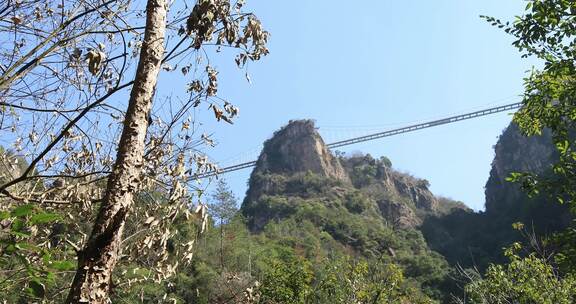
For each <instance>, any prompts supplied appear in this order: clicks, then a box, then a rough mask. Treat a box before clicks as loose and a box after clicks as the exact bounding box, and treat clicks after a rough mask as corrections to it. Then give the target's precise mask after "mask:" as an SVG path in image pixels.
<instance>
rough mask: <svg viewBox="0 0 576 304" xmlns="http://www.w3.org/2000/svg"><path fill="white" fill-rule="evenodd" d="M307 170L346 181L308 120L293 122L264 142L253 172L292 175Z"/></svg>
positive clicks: (344, 174)
mask: <svg viewBox="0 0 576 304" xmlns="http://www.w3.org/2000/svg"><path fill="white" fill-rule="evenodd" d="M307 171H310V172H312V173H314V174H318V175H320V176H325V177H329V178H334V179H337V180H343V181H344V180H347V175H346V173H345V172H344V169H343V168H342V166H341V165H340V162H339V161H338V160H337V159H336V158H335V157H334V156H333V155H332V153H330V151H329V150H328V148H326V145H325V144H324V141H323V140H322V137H320V135H319V134H318V132H317V131H316V128H315V127H314V122H313V121H312V120H293V121H290V122H289V123H288V125H286V126H285V127H283V128H282V129H280V130H279V131H277V132H276V133H274V136H273V137H272V138H271V139H269V140H268V141H266V143H264V149H263V150H262V153H261V154H260V157H259V158H258V163H257V165H256V169H255V172H259V173H260V172H265V173H276V174H294V173H298V172H307Z"/></svg>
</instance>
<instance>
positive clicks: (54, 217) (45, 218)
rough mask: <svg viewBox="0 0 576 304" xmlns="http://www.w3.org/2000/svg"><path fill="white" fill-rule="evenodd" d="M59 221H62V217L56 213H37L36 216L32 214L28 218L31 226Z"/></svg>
mask: <svg viewBox="0 0 576 304" xmlns="http://www.w3.org/2000/svg"><path fill="white" fill-rule="evenodd" d="M60 219H62V217H61V216H60V215H58V214H56V213H38V214H34V215H33V216H32V217H31V218H30V224H32V225H36V224H46V223H51V222H55V221H58V220H60Z"/></svg>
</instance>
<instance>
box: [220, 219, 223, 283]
mask: <svg viewBox="0 0 576 304" xmlns="http://www.w3.org/2000/svg"><path fill="white" fill-rule="evenodd" d="M223 223H224V221H223V220H222V218H220V274H222V273H223V272H224V225H223Z"/></svg>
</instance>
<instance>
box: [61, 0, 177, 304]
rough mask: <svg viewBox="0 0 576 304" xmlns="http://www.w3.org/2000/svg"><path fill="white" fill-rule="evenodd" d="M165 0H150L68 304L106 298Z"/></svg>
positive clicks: (154, 74)
mask: <svg viewBox="0 0 576 304" xmlns="http://www.w3.org/2000/svg"><path fill="white" fill-rule="evenodd" d="M166 11H167V4H166V0H148V2H147V5H146V29H145V32H144V41H143V44H142V48H141V51H140V59H139V62H138V68H137V70H136V76H135V80H134V85H133V87H132V92H131V93H130V100H129V104H128V110H127V111H126V118H125V120H124V127H123V130H122V136H121V138H120V142H119V146H118V153H117V156H116V163H115V164H114V169H113V171H112V173H111V174H110V176H109V179H108V184H107V187H106V195H105V198H104V201H103V202H102V205H101V207H100V210H99V213H98V216H97V218H96V222H95V224H94V227H93V229H92V233H91V235H90V238H89V239H88V242H87V243H86V245H85V247H84V248H83V249H82V251H80V252H79V253H78V268H77V270H76V275H75V277H74V281H73V282H72V286H71V288H70V291H69V294H68V298H67V300H66V302H67V303H97V304H98V303H109V292H110V285H111V276H112V272H113V270H114V267H115V266H116V262H117V261H118V256H119V252H120V243H121V240H122V233H123V230H124V224H125V222H126V217H127V215H128V213H129V211H130V209H131V207H132V205H133V196H134V192H135V191H136V190H137V189H138V184H139V182H140V177H141V172H142V164H143V155H144V139H145V136H146V131H147V128H148V121H147V118H148V114H149V112H150V109H151V107H152V98H153V95H154V89H155V87H156V83H157V79H158V73H159V71H160V65H161V61H162V58H163V54H164V33H165V30H166V14H167V13H166Z"/></svg>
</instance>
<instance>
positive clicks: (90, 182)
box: [0, 0, 268, 303]
mask: <svg viewBox="0 0 576 304" xmlns="http://www.w3.org/2000/svg"><path fill="white" fill-rule="evenodd" d="M243 5H244V3H243V1H242V0H239V1H237V2H235V3H231V2H230V1H228V0H199V1H198V2H196V1H193V3H190V4H189V3H187V2H186V1H184V2H181V3H180V2H178V3H176V2H174V3H173V2H171V1H166V0H148V1H146V7H141V3H140V2H133V1H130V0H108V1H106V0H80V1H72V0H58V1H44V2H38V1H32V0H28V1H27V0H9V1H8V3H6V4H3V5H2V6H3V7H0V72H1V75H0V133H1V134H2V136H0V138H1V139H0V146H4V147H6V148H10V150H11V151H12V152H11V153H12V154H13V155H17V156H18V157H12V158H6V159H8V160H17V159H25V160H26V163H27V165H26V166H25V168H22V169H21V170H14V171H13V172H11V174H9V175H10V176H4V175H3V176H2V179H0V180H1V181H2V182H3V184H2V185H0V203H1V205H0V209H1V210H0V211H4V212H8V213H5V214H7V216H6V217H7V218H6V220H7V221H8V222H10V221H11V223H14V219H15V218H16V217H17V216H18V215H22V214H23V213H22V212H19V213H14V212H12V211H13V210H15V209H17V208H22V206H29V205H31V204H32V205H33V206H34V208H31V209H30V208H29V209H26V210H31V211H30V212H48V211H54V212H56V211H57V212H64V213H65V214H66V215H67V217H66V218H67V225H68V230H69V231H68V233H67V234H66V235H64V236H63V237H64V238H65V241H64V242H62V244H65V246H68V247H70V246H72V247H73V248H75V250H76V251H77V256H78V258H77V260H78V267H77V270H76V274H75V277H74V280H73V283H72V287H71V288H70V292H69V295H68V298H67V301H68V302H69V303H82V302H90V303H106V302H107V301H108V298H109V292H110V288H111V277H112V274H113V270H114V268H115V265H116V264H117V263H118V261H119V258H120V257H121V256H122V259H125V260H127V261H130V260H131V259H135V258H136V257H135V256H133V255H132V254H134V253H136V252H137V253H138V256H140V255H141V254H142V249H148V257H149V258H148V260H149V261H150V263H154V265H155V266H156V267H155V270H156V272H157V275H156V276H155V277H154V279H155V280H162V279H163V278H165V277H167V276H170V275H171V274H173V273H174V272H175V269H176V267H177V266H178V265H179V264H181V263H182V262H186V261H189V260H190V259H191V258H192V250H193V245H194V242H193V240H190V242H188V243H186V244H181V247H180V248H179V250H177V254H178V255H180V256H181V258H179V259H169V258H168V255H169V253H168V251H167V250H166V247H167V240H168V239H170V238H171V237H173V235H174V234H175V231H172V230H171V229H170V223H171V222H173V221H174V220H176V219H178V218H182V217H185V218H198V219H199V225H200V226H199V230H202V225H203V219H204V218H205V207H204V205H203V204H202V203H201V198H200V193H201V192H202V191H194V189H197V187H198V181H197V180H196V176H197V174H198V173H201V172H205V171H209V170H213V169H214V168H215V166H214V165H213V164H211V163H210V162H209V161H208V158H207V156H206V155H205V154H204V153H203V152H202V150H201V148H202V146H206V145H208V146H210V145H213V141H212V139H211V138H210V136H208V135H206V134H199V133H202V130H201V128H200V124H199V123H198V121H197V116H196V115H197V114H202V113H206V112H202V108H204V109H206V110H207V111H210V112H211V114H210V115H214V116H215V118H216V119H217V120H218V121H224V122H227V123H232V120H233V119H234V118H235V116H236V115H237V113H238V109H237V108H236V107H235V106H233V105H232V104H231V103H229V102H228V101H226V100H224V99H222V98H221V97H219V96H218V95H217V91H218V72H217V70H216V69H215V67H214V66H212V65H211V64H210V56H213V55H214V54H216V53H219V52H221V53H225V54H226V53H228V54H230V53H232V55H235V63H236V65H238V67H240V68H245V67H246V65H247V64H248V63H249V62H250V61H255V60H259V59H260V58H261V56H263V55H266V54H267V53H268V50H267V49H266V42H267V39H268V34H267V32H265V31H264V30H263V29H262V27H261V24H260V22H259V21H258V19H257V18H256V17H255V16H254V15H252V14H251V13H245V12H243ZM170 73H172V74H174V73H181V74H182V76H181V77H183V78H185V79H186V80H187V83H188V85H187V87H186V88H183V90H181V93H179V92H178V91H176V92H170V93H169V94H167V92H165V91H163V88H162V87H158V86H157V81H158V77H162V76H163V75H168V74H170ZM125 89H130V94H129V96H128V95H127V94H126V90H125ZM173 89H174V88H170V90H171V91H173ZM123 100H127V104H124V103H123V102H122V101H123ZM202 105H204V106H202ZM124 109H126V110H124ZM206 110H204V111H206ZM191 111H192V112H191ZM191 113H194V114H195V115H191ZM3 165H8V166H15V165H16V164H14V163H9V164H3ZM190 190H193V191H190ZM199 190H201V189H199ZM156 192H161V193H164V194H165V195H164V197H165V198H166V199H164V200H161V201H160V200H157V199H155V198H154V195H151V194H150V193H156ZM146 193H148V196H149V197H150V198H151V203H150V204H149V205H147V208H138V207H139V206H137V205H136V206H134V196H135V195H136V194H146ZM19 210H20V209H19ZM23 218H24V219H29V218H30V216H28V214H27V213H26V214H24V216H23ZM128 220H129V221H132V222H135V225H136V226H138V225H139V226H140V227H142V229H137V230H135V231H132V230H131V231H129V233H130V235H128V236H123V231H124V227H125V224H126V222H127V221H128ZM88 222H92V223H94V225H93V226H92V227H91V226H90V225H86V223H88ZM138 223H139V224H138ZM26 224H27V225H28V226H29V227H28V228H30V229H35V231H37V232H36V233H35V234H34V235H33V236H29V237H28V240H31V239H32V238H34V239H36V240H37V243H38V244H39V245H40V246H45V247H46V249H54V248H48V247H49V245H48V244H49V242H42V240H44V239H47V238H48V237H49V235H50V234H52V232H53V231H51V230H50V229H38V227H40V226H41V224H38V223H32V222H30V221H28V222H26ZM7 227H8V228H7V229H11V228H10V227H12V228H13V227H14V225H12V226H10V224H9V225H8V226H7ZM40 228H42V227H40ZM17 238H18V236H16V237H15V239H16V240H17ZM121 251H122V252H123V253H122V254H121ZM62 252H63V253H62V255H65V252H66V251H65V250H62ZM21 254H25V255H27V256H28V259H27V261H29V263H41V262H39V261H40V259H39V256H38V254H37V253H34V252H21ZM62 258H65V257H62ZM13 271H14V273H16V272H17V271H18V269H14V270H13ZM30 284H32V283H30ZM34 284H39V283H34ZM40 285H41V284H40ZM30 287H33V288H38V287H39V286H38V285H31V286H30ZM40 287H42V286H40Z"/></svg>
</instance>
